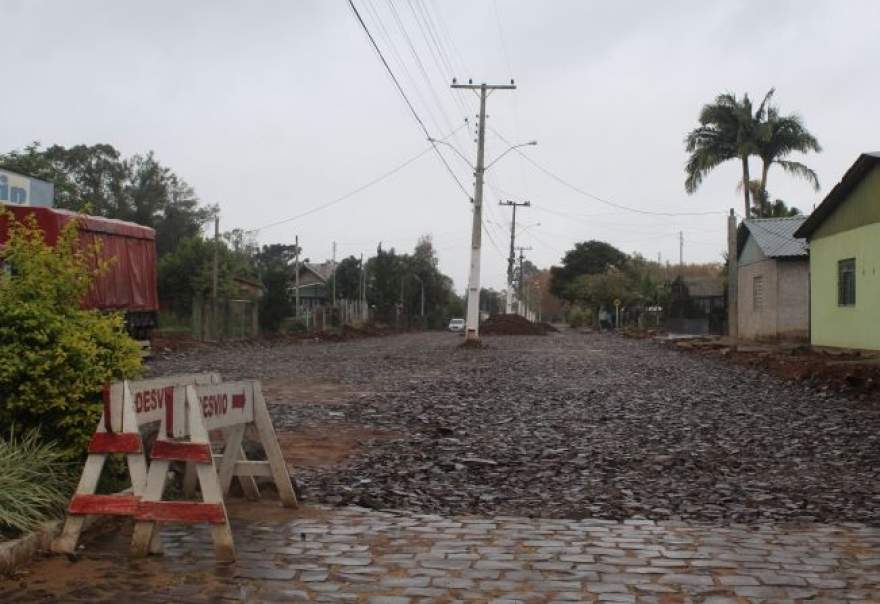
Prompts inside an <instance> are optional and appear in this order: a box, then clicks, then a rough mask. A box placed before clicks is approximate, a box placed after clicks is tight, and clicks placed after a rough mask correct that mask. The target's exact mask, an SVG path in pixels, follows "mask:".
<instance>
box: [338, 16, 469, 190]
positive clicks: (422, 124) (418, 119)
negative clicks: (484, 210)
mask: <svg viewBox="0 0 880 604" xmlns="http://www.w3.org/2000/svg"><path fill="white" fill-rule="evenodd" d="M348 5H349V6H350V7H351V10H352V12H353V13H354V16H355V17H356V18H357V20H358V23H360V25H361V27H362V28H363V30H364V33H366V34H367V37H368V38H369V39H370V44H372V45H373V49H374V50H375V51H376V54H377V55H378V57H379V59H380V60H381V61H382V65H384V66H385V70H386V71H387V72H388V75H389V76H391V80H392V81H393V82H394V85H395V86H396V87H397V91H398V92H400V96H402V97H403V100H404V101H405V102H406V105H407V107H409V110H410V111H411V112H412V115H413V117H414V118H415V120H416V122H418V124H419V126H420V127H421V129H422V131H423V132H424V133H425V138H427V139H428V140H430V141H431V147H432V148H433V149H434V151H435V152H436V153H437V157H439V158H440V161H441V162H443V165H444V166H445V167H446V171H447V172H449V175H450V176H451V177H452V179H453V180H454V181H455V183H456V184H457V185H458V188H459V189H461V191H462V193H464V194H465V196H466V197H467V198H468V199H471V195H470V193H468V191H467V189H465V187H464V185H463V184H462V183H461V180H459V178H458V176H457V175H456V174H455V172H454V171H453V170H452V166H450V165H449V162H448V161H446V157H444V156H443V154H442V153H441V152H440V149H439V148H437V143H435V142H433V140H432V138H433V137H432V136H431V133H430V132H429V131H428V128H427V126H425V122H423V121H422V118H421V117H420V116H419V114H418V112H417V111H416V109H415V107H413V104H412V102H411V101H410V100H409V97H408V96H407V95H406V92H405V91H404V90H403V86H401V85H400V81H399V80H398V79H397V76H395V75H394V71H392V69H391V66H390V65H389V64H388V61H386V60H385V56H384V55H383V54H382V50H381V49H380V48H379V45H378V44H376V40H375V38H373V34H371V33H370V29H369V28H368V27H367V24H366V23H365V22H364V20H363V18H362V17H361V14H360V13H359V12H358V9H357V7H356V6H355V5H354V0H348Z"/></svg>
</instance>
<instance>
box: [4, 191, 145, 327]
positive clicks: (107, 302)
mask: <svg viewBox="0 0 880 604" xmlns="http://www.w3.org/2000/svg"><path fill="white" fill-rule="evenodd" d="M0 208H2V209H4V210H6V211H7V212H11V213H12V216H13V217H14V219H15V220H18V221H21V220H23V219H24V218H25V217H26V216H34V217H35V218H36V221H37V225H39V227H40V229H41V230H42V231H43V233H44V237H45V241H46V243H48V244H49V245H54V244H55V242H56V241H57V240H58V236H59V234H60V233H61V229H62V228H64V225H66V224H67V223H68V222H70V221H71V220H76V222H77V231H78V233H79V241H80V243H81V244H82V245H83V246H87V245H92V244H94V243H95V242H99V243H100V256H101V258H102V259H105V260H110V267H109V269H108V270H107V271H106V272H105V273H104V274H102V275H101V276H100V277H98V278H97V279H96V280H95V282H94V283H93V284H92V287H91V289H90V290H89V292H88V293H87V294H86V296H85V297H84V298H83V300H82V306H83V308H95V309H98V310H106V311H118V312H124V313H125V322H126V326H127V328H128V331H129V333H130V334H131V336H132V337H134V338H136V339H139V340H147V339H149V337H150V332H151V331H152V330H153V328H155V327H156V326H157V324H158V318H159V317H158V314H159V294H158V290H157V287H156V231H154V230H153V229H151V228H150V227H145V226H141V225H139V224H135V223H133V222H125V221H122V220H114V219H112V218H101V217H99V216H89V215H86V214H77V213H76V212H70V211H68V210H59V209H56V208H46V207H35V206H16V205H6V204H0ZM8 237H9V225H8V219H7V218H5V217H0V245H2V244H3V243H5V242H6V240H7V238H8Z"/></svg>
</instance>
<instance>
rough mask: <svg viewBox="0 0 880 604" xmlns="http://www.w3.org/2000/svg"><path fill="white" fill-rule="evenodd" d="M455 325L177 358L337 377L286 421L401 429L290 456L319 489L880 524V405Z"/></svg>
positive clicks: (740, 374) (678, 362)
mask: <svg viewBox="0 0 880 604" xmlns="http://www.w3.org/2000/svg"><path fill="white" fill-rule="evenodd" d="M459 342H460V340H459V338H458V337H457V336H455V335H453V334H408V335H403V336H395V337H387V338H376V339H364V340H357V341H352V342H348V343H345V344H307V345H298V346H295V345H294V346H287V347H276V348H271V349H259V348H256V349H254V350H253V351H252V352H250V353H248V354H242V351H241V350H223V349H220V350H215V351H211V352H208V353H206V352H204V351H194V352H193V354H192V355H176V356H172V357H169V358H168V359H165V360H161V361H159V362H158V363H157V365H156V367H155V371H157V372H160V373H163V372H164V373H169V372H176V371H195V370H206V369H216V370H219V371H221V372H223V373H224V375H225V376H227V377H229V378H234V377H259V378H263V379H269V378H271V379H281V378H284V377H285V376H289V379H290V380H292V381H295V380H298V379H299V380H306V379H308V380H318V381H325V382H338V383H343V384H345V385H346V387H348V388H350V389H352V391H353V392H355V393H356V394H349V395H348V396H347V398H346V399H345V400H343V401H340V402H338V403H336V404H325V403H322V404H290V403H293V402H295V401H278V403H279V404H276V405H274V406H273V409H272V413H273V416H274V418H275V422H276V428H277V429H278V430H279V431H295V430H297V429H301V428H303V427H306V426H308V427H310V428H315V427H319V428H321V427H323V428H325V429H326V430H327V437H328V438H332V437H333V431H334V429H335V428H341V427H344V426H362V427H368V428H373V429H377V430H384V431H390V432H394V433H396V434H398V435H399V437H397V438H396V439H392V440H383V441H367V442H364V443H363V446H362V447H361V448H360V449H359V450H358V451H357V452H356V453H355V454H354V456H353V457H351V458H349V460H348V461H347V462H346V463H344V464H342V465H340V466H336V467H327V468H312V469H308V470H299V471H297V475H298V478H299V480H300V482H301V486H302V488H303V489H304V492H305V494H306V495H307V497H308V498H310V499H312V500H318V501H323V502H329V503H336V504H349V503H351V504H358V505H363V506H367V507H374V508H386V507H387V508H405V509H415V510H422V511H426V512H443V513H495V514H497V513H504V514H512V515H534V516H541V517H566V518H579V517H600V518H613V519H621V518H626V517H633V516H644V517H649V518H653V519H678V518H680V519H686V520H697V521H710V522H747V523H753V522H765V521H780V520H786V521H787V520H796V521H823V522H833V521H838V522H839V521H859V522H866V523H869V524H872V525H876V526H880V408H878V406H877V405H876V404H875V403H869V402H858V401H850V400H847V399H844V398H841V397H837V396H834V395H833V394H829V393H828V392H817V391H815V390H813V389H812V388H810V387H809V386H808V385H805V384H802V383H798V382H795V381H788V382H786V381H783V380H781V379H779V378H776V377H773V376H771V375H768V374H767V373H765V372H763V371H761V370H758V369H754V368H750V367H743V366H737V365H732V364H730V363H727V362H724V361H722V360H717V359H707V358H701V357H698V356H694V355H690V354H687V353H682V352H680V351H676V350H670V349H666V348H662V347H660V346H657V345H655V344H653V343H650V342H646V341H634V340H627V339H623V338H620V337H616V336H613V335H605V334H587V335H584V334H575V333H572V332H566V333H564V334H561V335H560V336H558V337H552V338H547V337H528V336H524V337H520V338H500V339H497V340H493V343H492V346H491V347H490V348H486V349H481V350H461V349H459V348H457V345H458V344H459Z"/></svg>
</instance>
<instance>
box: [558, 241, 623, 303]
mask: <svg viewBox="0 0 880 604" xmlns="http://www.w3.org/2000/svg"><path fill="white" fill-rule="evenodd" d="M626 264H627V255H626V254H624V253H623V252H621V251H620V250H619V249H617V248H616V247H614V246H613V245H611V244H610V243H605V242H604V241H595V240H593V241H584V242H581V243H576V244H575V246H574V249H571V250H569V251H567V252H566V253H565V256H564V257H563V259H562V266H554V267H552V268H551V269H550V292H551V293H552V294H553V295H554V296H556V297H557V298H559V299H561V300H568V301H569V302H571V301H573V299H574V298H573V294H572V292H570V291H569V288H570V286H571V285H572V284H573V283H574V280H575V279H577V278H578V277H580V276H581V275H596V274H600V273H604V272H605V271H606V270H607V269H608V268H609V267H611V266H615V267H617V268H624V267H626Z"/></svg>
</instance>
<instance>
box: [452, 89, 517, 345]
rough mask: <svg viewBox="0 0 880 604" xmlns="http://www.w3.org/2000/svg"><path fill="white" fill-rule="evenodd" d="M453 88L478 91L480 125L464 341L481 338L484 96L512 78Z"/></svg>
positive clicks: (484, 139) (474, 340) (484, 137)
mask: <svg viewBox="0 0 880 604" xmlns="http://www.w3.org/2000/svg"><path fill="white" fill-rule="evenodd" d="M452 88H467V89H469V90H473V91H475V92H476V91H479V96H480V116H479V117H480V127H479V130H478V137H477V167H476V169H475V170H474V177H475V182H474V199H473V204H474V215H473V225H472V227H471V266H470V275H469V277H468V297H467V299H468V302H467V322H466V326H465V342H473V343H477V342H479V341H480V245H481V243H482V228H483V172H484V171H485V165H484V152H485V146H486V144H485V143H486V97H487V96H488V95H489V94H490V93H491V92H492V91H494V90H515V89H516V85H514V83H513V80H511V81H510V84H497V85H489V84H485V83H483V84H474V83H473V81H472V80H471V81H469V82H468V83H467V84H458V83H456V81H455V80H452Z"/></svg>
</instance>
